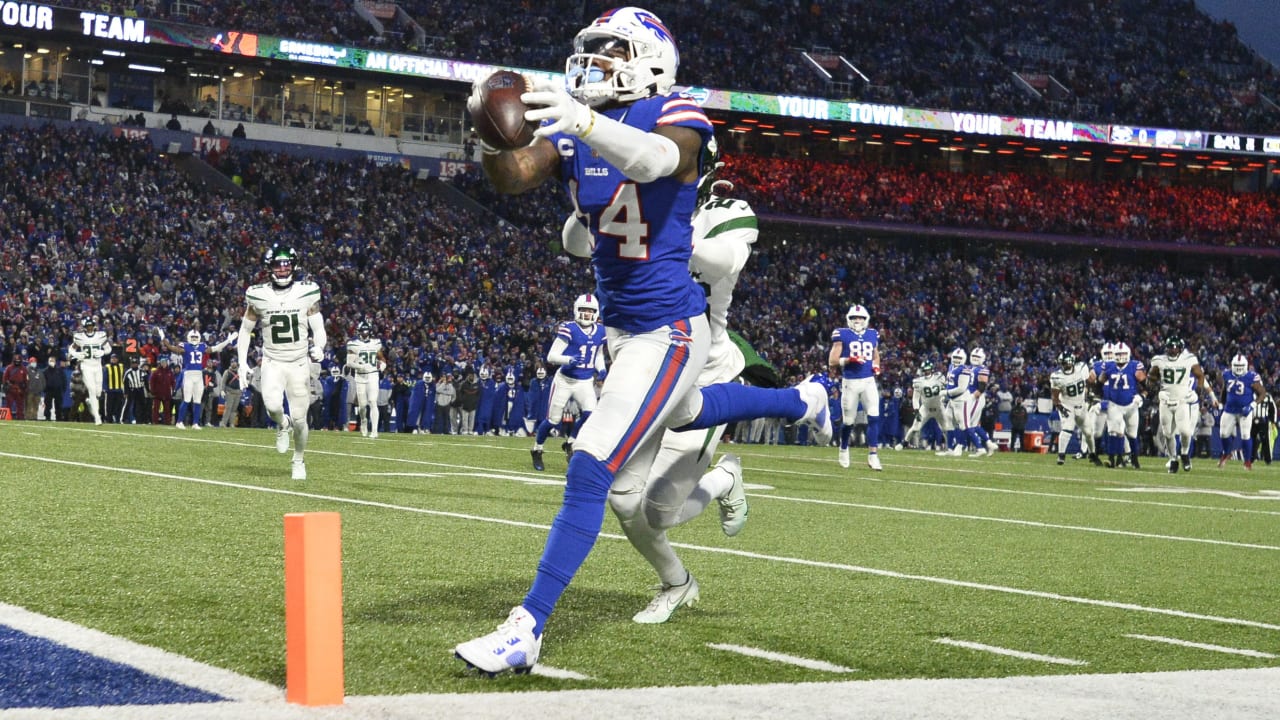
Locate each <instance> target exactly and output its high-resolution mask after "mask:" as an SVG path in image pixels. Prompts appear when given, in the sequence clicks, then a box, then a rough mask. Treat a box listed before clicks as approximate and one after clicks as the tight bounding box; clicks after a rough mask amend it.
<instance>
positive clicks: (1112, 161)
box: [1107, 158, 1124, 163]
mask: <svg viewBox="0 0 1280 720" xmlns="http://www.w3.org/2000/svg"><path fill="white" fill-rule="evenodd" d="M1107 162H1109V163H1122V162H1124V158H1107Z"/></svg>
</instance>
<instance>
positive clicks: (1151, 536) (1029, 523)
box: [769, 495, 1280, 550]
mask: <svg viewBox="0 0 1280 720" xmlns="http://www.w3.org/2000/svg"><path fill="white" fill-rule="evenodd" d="M769 497H770V498H773V499H774V500H786V501H788V502H796V503H809V504H812V505H829V506H833V507H849V508H859V509H862V510H878V511H881V512H896V513H903V514H906V515H927V516H929V517H942V518H954V519H956V520H978V521H981V522H993V523H1003V524H1005V525H1021V526H1022V527H1034V528H1044V529H1046V530H1071V531H1073V532H1086V533H1097V534H1099V535H1119V536H1122V537H1136V538H1144V539H1147V540H1172V541H1174V542H1189V543H1201V544H1204V545H1222V546H1225V547H1238V548H1249V549H1251V550H1280V545H1262V544H1260V543H1245V542H1233V541H1231V540H1212V539H1209V538H1193V537H1185V536H1182V535H1160V534H1156V533H1144V532H1136V531H1133V530H1109V529H1107V528H1094V527H1085V526H1083V525H1058V524H1056V523H1046V522H1039V521H1036V520H1015V519H1012V518H998V517H989V516H986V515H966V514H963V513H949V512H941V511H939V510H917V509H915V508H899V507H889V506H888V505H868V504H866V503H853V502H844V501H841V500H818V499H816V498H797V497H788V496H785V495H770V496H769Z"/></svg>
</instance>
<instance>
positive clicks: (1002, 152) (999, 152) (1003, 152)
mask: <svg viewBox="0 0 1280 720" xmlns="http://www.w3.org/2000/svg"><path fill="white" fill-rule="evenodd" d="M1013 153H1014V151H1013V150H1010V149H1008V148H1000V149H999V150H997V151H996V154H997V155H1012V154H1013Z"/></svg>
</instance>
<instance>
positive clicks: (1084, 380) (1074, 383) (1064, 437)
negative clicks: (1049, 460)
mask: <svg viewBox="0 0 1280 720" xmlns="http://www.w3.org/2000/svg"><path fill="white" fill-rule="evenodd" d="M1049 387H1050V388H1051V391H1052V393H1053V407H1054V409H1056V410H1057V411H1058V417H1059V418H1060V419H1061V420H1062V430H1061V431H1060V432H1059V433H1058V464H1059V465H1062V464H1063V463H1065V462H1066V461H1067V445H1068V444H1069V443H1070V442H1071V433H1073V432H1076V431H1079V433H1080V452H1084V453H1088V454H1089V456H1090V457H1097V449H1096V448H1095V447H1094V445H1093V433H1092V430H1091V428H1090V424H1089V412H1088V410H1089V366H1088V365H1086V364H1085V363H1082V362H1077V361H1076V356H1075V353H1073V352H1071V351H1070V350H1064V351H1062V352H1061V353H1060V354H1059V355H1058V369H1057V370H1054V371H1053V372H1052V373H1050V374H1049ZM1099 462H1101V461H1099Z"/></svg>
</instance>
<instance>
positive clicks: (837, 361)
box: [827, 340, 848, 373]
mask: <svg viewBox="0 0 1280 720" xmlns="http://www.w3.org/2000/svg"><path fill="white" fill-rule="evenodd" d="M843 347H844V343H842V342H840V341H839V340H836V341H835V342H833V343H831V352H829V353H827V367H829V368H831V372H833V373H839V372H840V369H841V368H843V367H844V364H845V361H846V360H848V358H846V357H843V356H842V355H843V353H842V349H843Z"/></svg>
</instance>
